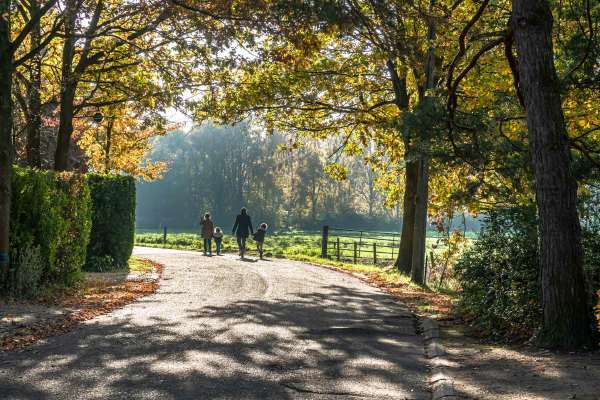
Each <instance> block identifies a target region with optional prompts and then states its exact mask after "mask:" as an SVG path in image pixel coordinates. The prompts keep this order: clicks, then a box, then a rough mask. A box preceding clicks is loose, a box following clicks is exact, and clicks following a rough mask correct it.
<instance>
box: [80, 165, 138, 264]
mask: <svg viewBox="0 0 600 400" xmlns="http://www.w3.org/2000/svg"><path fill="white" fill-rule="evenodd" d="M88 185H89V187H90V190H91V196H92V210H93V211H92V233H91V238H90V243H89V246H88V254H87V262H86V266H85V269H86V270H88V271H106V270H110V269H118V268H122V267H124V266H126V265H127V262H128V260H129V257H130V256H131V252H132V251H133V244H134V240H135V180H134V179H133V178H132V177H130V176H112V175H98V174H92V175H89V176H88Z"/></svg>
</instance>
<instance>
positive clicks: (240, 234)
mask: <svg viewBox="0 0 600 400" xmlns="http://www.w3.org/2000/svg"><path fill="white" fill-rule="evenodd" d="M232 233H233V234H234V235H235V237H236V239H237V244H238V248H239V249H240V257H242V258H244V253H245V252H246V239H248V236H250V233H252V234H254V229H252V219H251V218H250V216H249V215H248V212H247V211H246V208H242V210H241V211H240V214H239V215H238V216H237V217H236V218H235V224H234V225H233V229H232Z"/></svg>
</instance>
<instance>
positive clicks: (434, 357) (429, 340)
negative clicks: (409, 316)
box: [419, 318, 458, 400]
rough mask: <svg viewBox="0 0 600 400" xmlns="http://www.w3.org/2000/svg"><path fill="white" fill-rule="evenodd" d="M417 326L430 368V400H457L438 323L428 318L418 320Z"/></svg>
mask: <svg viewBox="0 0 600 400" xmlns="http://www.w3.org/2000/svg"><path fill="white" fill-rule="evenodd" d="M419 325H420V327H421V331H422V335H423V338H424V341H425V356H426V357H427V359H428V360H429V365H430V367H431V376H430V378H429V384H430V387H431V399H432V400H440V399H444V400H456V399H458V397H457V396H456V392H455V390H454V380H453V379H452V377H451V376H450V374H449V373H448V371H447V369H448V361H447V360H446V358H445V355H446V350H445V349H444V345H443V344H442V339H441V336H440V327H439V325H438V323H437V322H436V321H434V320H432V319H430V318H420V319H419Z"/></svg>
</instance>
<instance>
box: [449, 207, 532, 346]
mask: <svg viewBox="0 0 600 400" xmlns="http://www.w3.org/2000/svg"><path fill="white" fill-rule="evenodd" d="M536 227H537V225H536V219H535V209H534V208H533V207H519V208H510V209H499V210H495V211H493V212H491V213H490V215H489V216H488V218H487V221H486V225H485V227H484V228H483V229H482V232H481V235H480V238H479V240H478V241H476V242H475V243H474V244H473V246H471V247H470V248H469V249H468V250H467V251H466V252H465V253H464V254H463V255H462V257H461V258H460V259H459V260H458V261H457V263H456V265H455V271H456V276H457V279H458V281H459V283H460V286H461V288H462V293H461V295H462V297H461V302H460V305H461V308H462V310H463V311H464V312H465V313H466V314H467V315H468V316H470V317H473V318H476V319H475V324H476V326H477V327H478V328H481V329H482V330H484V331H486V332H487V333H491V334H496V335H506V334H511V335H515V334H517V335H529V334H531V333H532V332H533V331H534V329H535V328H536V327H537V326H538V325H539V321H540V309H539V278H538V250H537V242H538V240H537V229H536Z"/></svg>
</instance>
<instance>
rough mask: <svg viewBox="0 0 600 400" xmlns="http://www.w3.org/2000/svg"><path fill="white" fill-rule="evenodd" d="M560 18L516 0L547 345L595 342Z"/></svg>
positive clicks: (540, 3) (533, 2) (541, 2)
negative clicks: (557, 35) (557, 29)
mask: <svg viewBox="0 0 600 400" xmlns="http://www.w3.org/2000/svg"><path fill="white" fill-rule="evenodd" d="M552 23H553V21H552V14H551V11H550V7H549V5H548V3H547V1H545V0H513V2H512V19H511V28H512V29H513V32H514V37H515V42H516V49H517V55H518V61H519V62H518V68H519V76H520V88H521V90H522V94H523V97H524V102H525V109H526V114H527V126H528V129H529V146H530V152H531V158H532V163H533V171H534V175H535V185H536V198H537V205H538V213H539V220H540V222H539V234H540V261H541V291H542V315H543V321H542V330H541V332H540V334H539V339H540V344H542V345H544V346H551V347H560V348H577V347H581V346H585V345H589V344H591V329H590V318H589V314H588V311H589V310H588V307H587V302H586V300H587V295H586V286H585V275H584V271H583V251H582V245H581V232H580V231H581V229H580V226H579V218H578V214H577V183H576V181H575V179H574V177H573V174H572V172H571V165H570V162H571V160H570V153H569V143H568V137H567V131H566V126H565V121H564V115H563V111H562V106H561V99H560V92H559V82H558V78H557V75H556V70H555V69H554V51H553V46H552Z"/></svg>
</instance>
